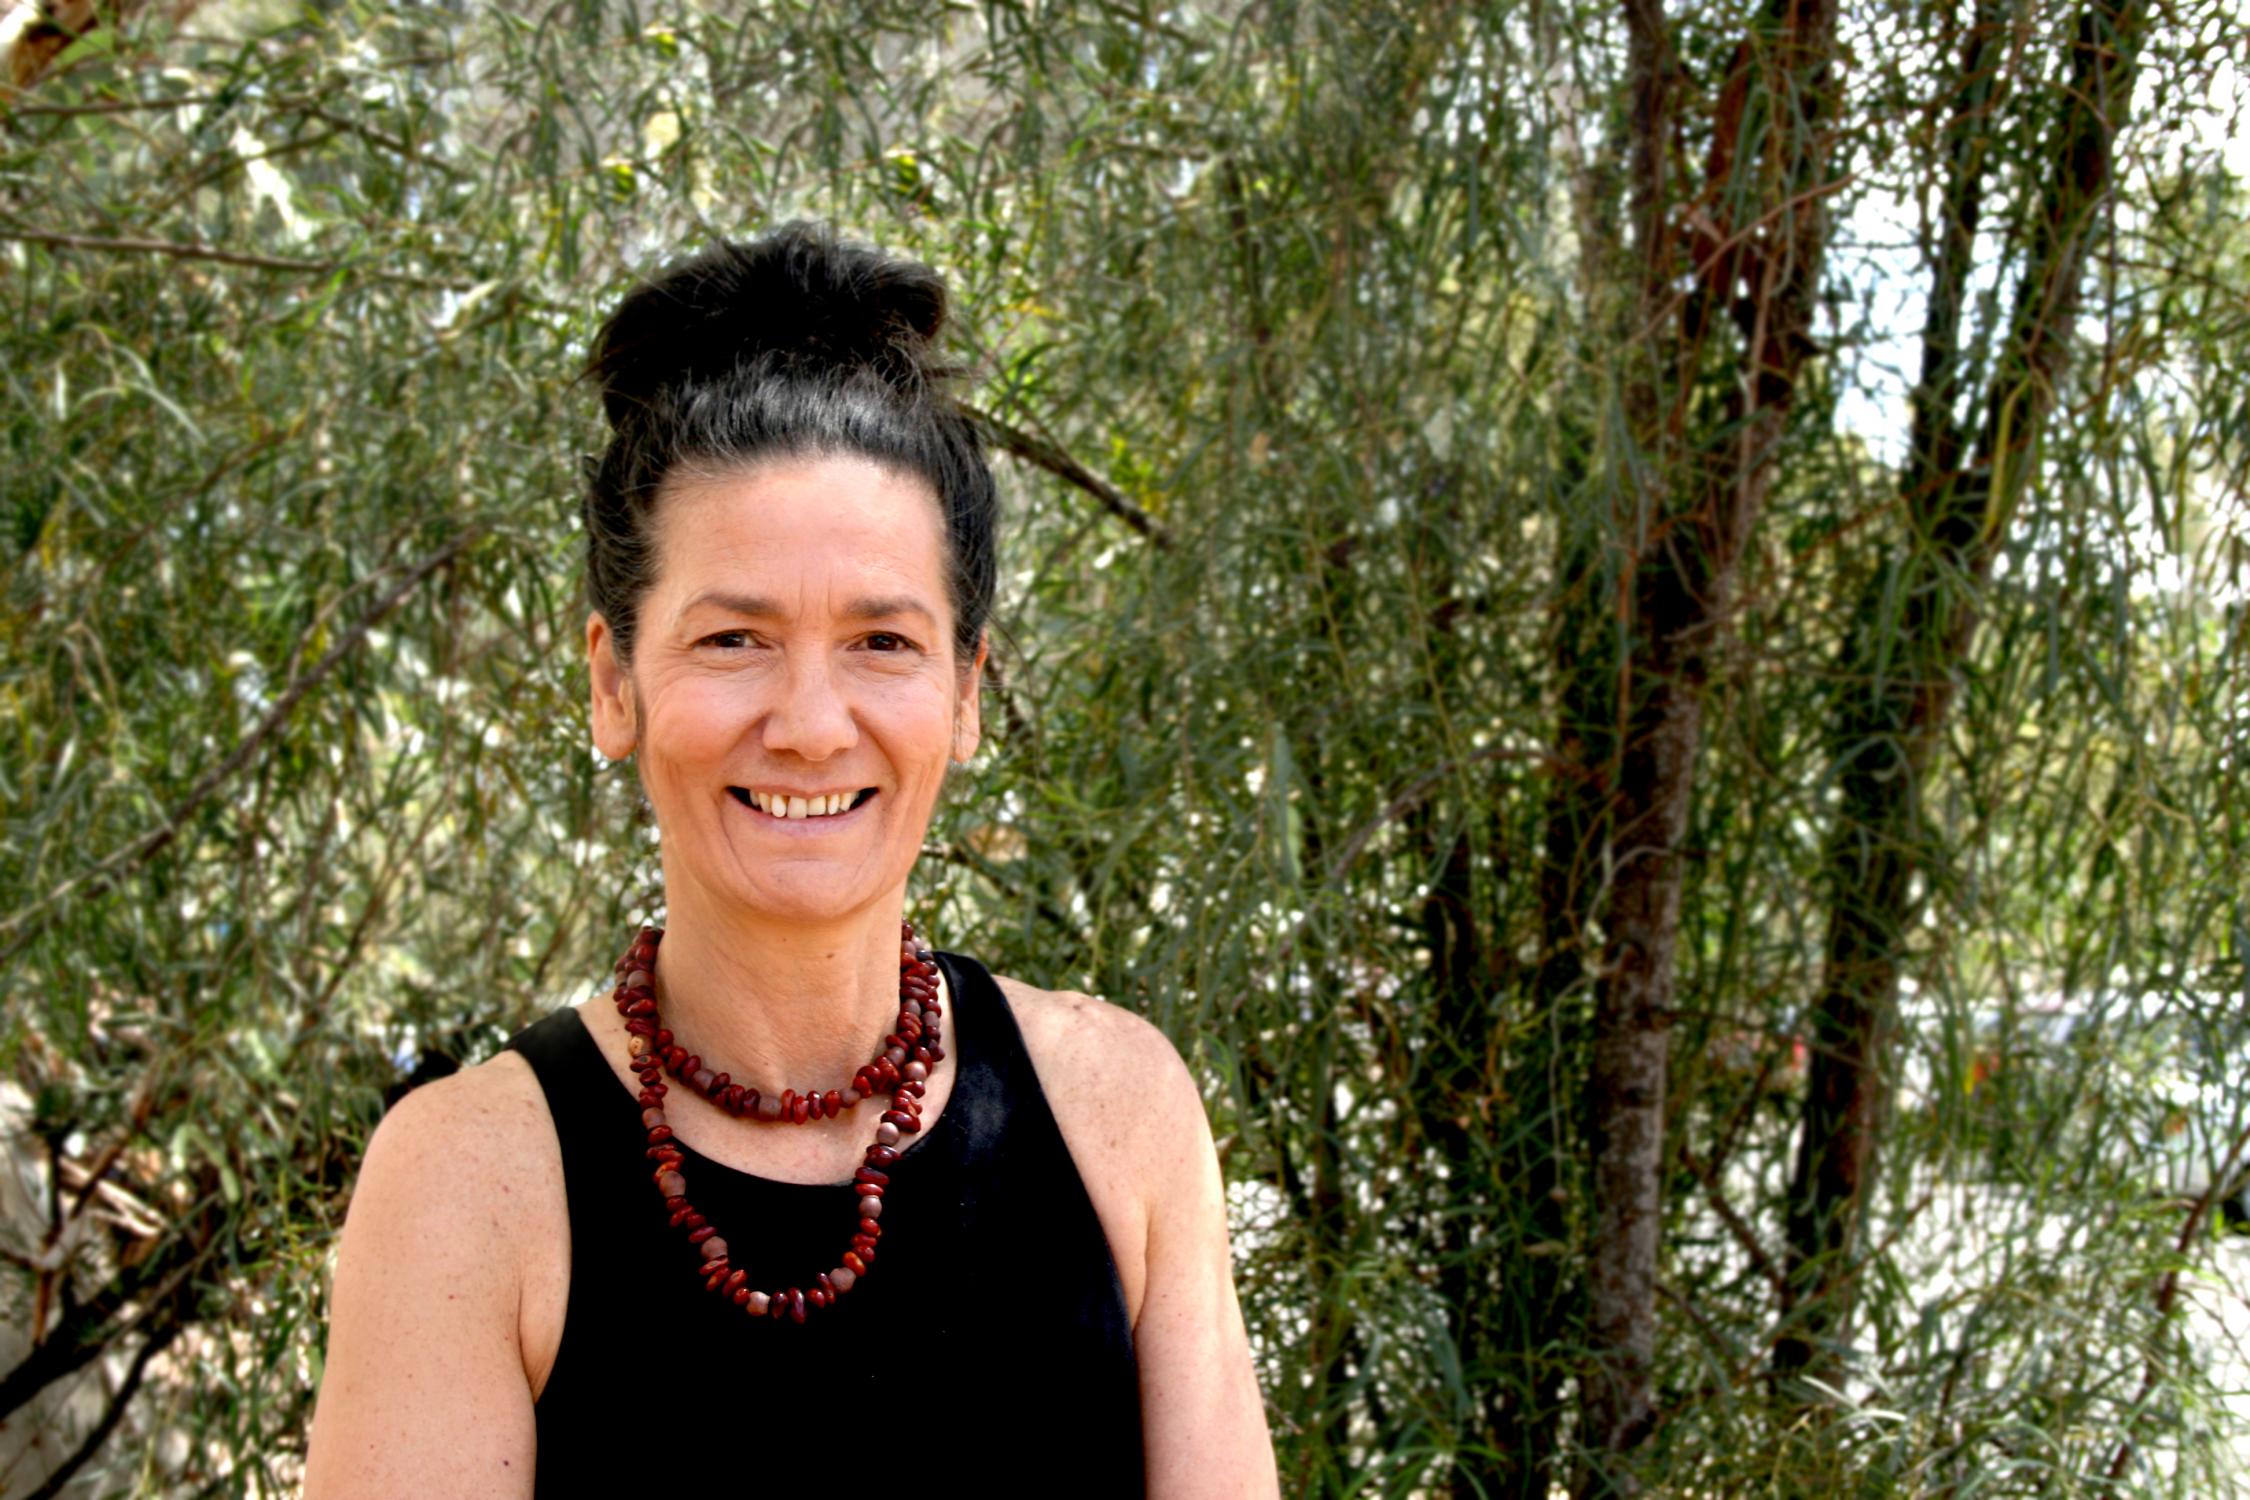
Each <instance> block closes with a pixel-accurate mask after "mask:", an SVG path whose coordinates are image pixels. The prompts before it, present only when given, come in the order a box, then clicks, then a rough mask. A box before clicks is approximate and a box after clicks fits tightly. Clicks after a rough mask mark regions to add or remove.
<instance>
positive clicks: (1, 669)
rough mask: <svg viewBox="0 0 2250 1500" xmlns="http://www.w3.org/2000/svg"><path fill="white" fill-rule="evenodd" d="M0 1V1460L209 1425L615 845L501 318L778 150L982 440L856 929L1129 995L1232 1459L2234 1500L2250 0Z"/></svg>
mask: <svg viewBox="0 0 2250 1500" xmlns="http://www.w3.org/2000/svg"><path fill="white" fill-rule="evenodd" d="M0 10H4V12H5V19H4V20H0V51H4V52H5V57H6V64H7V67H6V72H5V74H4V75H0V76H4V78H5V83H4V85H0V301H4V302H5V304H6V315H5V317H4V319H0V340H4V343H0V432H4V435H5V440H6V451H5V455H4V458H0V534H4V543H0V545H4V552H0V570H4V572H0V992H4V994H5V999H4V1001H0V1306H4V1308H5V1317H4V1319H0V1495H4V1496H6V1497H8V1500H21V1497H34V1496H37V1497H44V1496H49V1495H55V1494H61V1493H68V1494H70V1495H73V1496H94V1495H105V1496H106V1495H193V1496H202V1495H259V1496H263V1495H276V1494H289V1493H292V1492H293V1491H294V1488H295V1483H296V1476H297V1475H298V1473H299V1469H300V1464H301V1455H302V1452H303V1445H304V1434H305V1428H306V1423H307V1419H308V1416H309V1414H310V1410H311V1403H312V1400H313V1395H314V1391H315V1388H316V1385H317V1382H318V1380H319V1378H320V1373H321V1342H322V1326H323V1297H324V1294H325V1283H326V1275H327V1269H328V1265H329V1259H330V1255H331V1252H332V1250H333V1247H334V1244H335V1237H336V1233H337V1230H338V1227H339V1226H340V1224H341V1222H342V1219H343V1215H344V1211H345V1206H346V1203H347V1201H348V1198H349V1194H350V1191H351V1186H352V1181H353V1175H354V1170H355V1164H356V1162H357V1159H358V1156H359V1153H360V1152H361V1150H362V1148H363V1146H364V1143H365V1141H366V1139H367V1136H368V1134H369V1133H370V1132H371V1131H372V1129H373V1128H374V1126H375V1123H376V1121H377V1120H378V1119H379V1118H380V1116H381V1113H382V1111H383V1109H384V1107H385V1104H386V1101H387V1100H389V1099H392V1098H395V1097H396V1096H397V1095H398V1094H399V1092H400V1091H402V1090H403V1089H405V1088H407V1087H410V1086H411V1085H412V1084H414V1083H416V1082H419V1081H423V1080H426V1079H428V1078H430V1077H433V1076H437V1075H440V1074H443V1073H445V1072H447V1071H450V1070H452V1069H453V1068H455V1067H456V1066H459V1065H464V1064H468V1063H473V1062H475V1061H478V1060H481V1059H483V1058H484V1057H487V1056H489V1055H490V1054H491V1053H492V1052H493V1051H494V1050H495V1049H496V1048H497V1047H498V1046H499V1044H500V1043H501V1041H502V1040H503V1039H504V1038H505V1037H506V1036H507V1035H508V1034H509V1033H510V1032H511V1030H513V1029H514V1028H516V1027H518V1026H520V1025H522V1024H524V1023H526V1022H528V1021H530V1020H532V1019H533V1018H535V1017H537V1016H538V1015H540V1014H542V1013H543V1012H545V1011H546V1010H548V1009H550V1008H552V1007H554V1006H556V1005H558V1004H563V1003H568V1002H570V1001H573V1000H577V999H581V998H583V997H585V996H586V995H588V994H590V993H592V992H593V991H594V989H595V988H596V987H597V986H598V985H599V984H600V982H601V980H602V977H603V974H604V972H605V970H606V967H607V964H608V962H609V959H610V957H611V956H612V955H613V954H614V953H615V951H616V950H617V947H618V945H619V943H620V941H621V940H622V939H623V937H624V935H625V934H626V933H627V931H628V930H629V928H630V927H631V926H632V925H633V924H634V923H635V922H637V921H639V920H641V919H643V918H645V917H647V916H649V915H651V914H653V913H654V912H656V911H657V910H659V909H660V907H661V904H662V899H663V898H662V891H661V890H660V888H659V885H658V881H657V876H656V867H655V863H654V859H653V854H654V848H653V843H652V840H653V828H652V825H651V824H650V822H649V820H648V818H647V815H646V813H645V810H644V809H643V807H642V805H641V801H640V797H639V794H638V791H637V788H636V785H635V783H634V780H633V773H632V771H631V770H630V768H629V767H625V768H618V767H611V766H608V765H606V764H605V763H603V762H601V761H600V760H599V759H598V757H597V756H596V755H595V754H594V752H593V750H592V748H591V746H590V744H589V743H588V738H587V732H586V728H585V720H584V712H585V707H584V705H585V698H586V691H585V686H584V678H583V675H582V674H583V669H582V667H581V665H580V662H581V655H582V645H581V642H582V634H581V632H582V625H583V618H584V607H583V604H582V600H581V595H580V592H579V588H580V583H579V566H580V563H579V555H580V537H579V535H578V532H577V522H576V517H575V507H576V501H577V476H578V473H579V464H580V461H581V458H582V456H583V455H584V454H586V453H588V452H590V451H591V450H593V449H594V448H595V447H596V446H597V445H598V443H599V442H600V439H601V432H600V428H599V424H598V415H597V412H596V410H595V404H594V402H593V400H592V398H591V396H590V394H589V393H588V392H587V391H585V390H584V389H583V388H581V387H579V386H576V385H575V384H574V383H573V377H574V374H575V371H576V368H577V363H578V361H579V360H580V358H581V357H582V354H583V351H584V349H585V347H586V344H587V341H588V338H589V336H590V334H591V332H592V328H593V325H594V321H595V319H596V318H597V317H598V316H599V314H600V312H601V311H602V310H603V309H604V308H606V306H607V305H608V304H609V303H611V302H612V301H613V300H614V298H615V297H616V296H617V295H618V294H619V293H620V292H621V291H622V290H623V289H624V288H625V287H626V286H628V285H629V284H630V283H631V281H632V280H633V278H634V277H635V276H636V275H638V274H641V273H643V272H646V271H648V270H650V269H652V268H653V267H655V266H657V265H659V264H661V263H662V262H663V261H665V260H667V259H669V258H670V257H671V256H673V255H674V254H676V253H678V252H680V251H682V250H684V249H691V248H694V247H697V246H701V245H703V244H706V243H708V242H709V241H711V240H712V239H713V238H715V237H719V236H726V235H740V234H744V233H748V232H752V231H755V230H757V229H759V228H760V227H762V226H766V225H769V224H773V223H776V222H779V221H782V220H785V219H789V218H794V217H805V216H809V217H816V218H822V219H827V220H830V221H832V222H834V223H836V224H837V225H839V226H841V227H843V228H844V229H845V230H846V231H847V232H850V233H852V234H855V235H858V236H861V237H864V238H866V239H870V240H872V241H875V242H877V243H880V244H882V245H883V246H885V247H887V248H890V249H894V250H897V251H901V252H904V253H907V254H910V255H914V256H918V257H920V258H923V259H926V260H927V261H929V262H930V263H931V264H933V265H934V266H936V267H938V268H939V269H940V270H941V271H943V273H944V274H945V275H946V277H947V278H948V279H949V281H950V282H951V284H952V286H953V288H954V290H955V293H956V296H957V321H956V323H955V326H954V335H953V337H954V339H955V350H956V353H957V355H958V357H959V359H960V360H961V361H962V362H963V363H964V364H965V365H966V366H967V367H968V368H969V369H970V371H971V372H972V373H971V377H970V379H969V380H968V381H967V383H966V384H965V386H964V398H965V399H966V400H967V401H968V402H970V403H971V405H972V406H973V408H974V410H975V412H976V413H977V415H978V419H979V420H980V421H981V422H982V423H983V424H984V426H985V429H986V432H987V434H988V437H989V439H990V442H991V445H992V448H993V451H994V455H995V458H994V463H995V467H996V469H997V470H998V472H999V475H1000V479H1001V484H1002V487H1003V492H1004V495H1005V497H1006V502H1007V506H1008V510H1009V522H1008V529H1007V534H1006V550H1005V553H1004V556H1003V563H1002V602H1001V607H1000V614H999V619H998V627H997V628H998V640H997V647H996V654H995V670H994V675H993V678H992V680H991V682H990V684H989V688H988V691H989V695H990V696H989V698H988V705H989V706H988V713H987V718H988V737H987V741H986V745H987V748H986V749H985V751H984V752H983V753H982V754H981V755H980V757H979V760H978V763H977V764H976V765H975V766H974V767H973V768H972V769H971V770H970V771H969V772H968V773H966V774H965V775H963V776H961V777H960V778H958V780H957V783H956V787H955V791H954V794H953V796H952V798H951V800H950V802H949V804H948V806H947V807H946V808H945V809H943V810H942V812H941V814H940V817H939V821H938V824H937V826H936V827H934V828H933V830H932V832H931V843H930V845H929V847H928V849H927V851H926V854H925V858H924V859H923V861H922V863H921V867H920V870H919V872H918V874H917V878H916V888H915V890H914V891H913V892H912V893H911V897H910V911H912V913H913V914H914V916H915V918H916V920H917V922H918V923H920V924H921V925H922V926H923V928H924V930H925V931H926V932H928V933H930V934H932V936H933V937H934V939H935V940H936V942H937V943H938V944H939V945H940V946H942V947H946V948H949V949H955V950H960V951H966V952H970V953H973V954H975V955H977V956H978V957H980V958H982V959H983V960H984V961H985V962H987V963H988V964H990V965H991V966H992V967H994V968H995V969H998V970H1000V971H1002V972H1009V973H1014V974H1017V975H1020V976H1022V977H1024V978H1025V979H1028V980H1031V981H1033V982H1036V983H1041V984H1046V985H1051V986H1074V987H1083V988H1085V989H1088V990H1091V991H1094V992H1097V993H1100V994H1103V995H1106V996H1108V997H1109V998H1110V999H1112V1000H1114V1001H1116V1002H1117V1003H1119V1004H1121V1005H1125V1006H1128V1007H1131V1008H1133V1009H1135V1010H1138V1011H1140V1012H1142V1013H1143V1014H1145V1015H1147V1016H1148V1017H1150V1018H1151V1019H1152V1020H1154V1021H1155V1022H1156V1023H1157V1024H1158V1025H1160V1026H1162V1027H1163V1028H1164V1029H1165V1030H1166V1031H1167V1032H1168V1033H1169V1034H1170V1035H1171V1036H1172V1037H1173V1038H1174V1039H1175V1040H1176V1041H1177V1042H1178V1044H1179V1045H1180V1047H1181V1049H1182V1051H1183V1053H1184V1054H1185V1055H1186V1056H1187V1057H1188V1059H1189V1061H1190V1064H1191V1066H1192V1067H1193V1068H1194V1069H1195V1071H1196V1073H1197V1074H1198V1076H1199V1077H1200V1079H1201V1080H1202V1082H1203V1085H1204V1090H1205V1096H1206V1099H1207V1102H1208V1106H1209V1109H1210V1111H1211V1115H1212V1119H1213V1123H1214V1128H1215V1131H1216V1133H1217V1137H1218V1142H1219V1151H1220V1155H1221V1158H1222V1161H1223V1164H1224V1167H1225V1171H1226V1175H1227V1178H1228V1181H1229V1183H1230V1193H1231V1203H1232V1209H1233V1223H1232V1229H1233V1234H1234V1250H1235V1257H1236V1273H1237V1279H1238V1284H1239V1286H1240V1288H1241V1292H1242V1296H1243V1300H1244V1304H1245V1311H1246V1315H1247V1318H1248V1321H1249V1326H1250V1330H1251V1335H1252V1339H1253V1342H1254V1345H1255V1348H1256V1353H1257V1357H1258V1360H1259V1364H1260V1374H1261V1378H1262V1381H1263V1385H1264V1389H1265V1392H1266V1397H1267V1400H1268V1403H1269V1407H1270V1415H1271V1419H1272V1425H1273V1431H1274V1435H1275V1441H1276V1444H1277V1447H1278V1452H1279V1456H1280V1462H1281V1472H1282V1475H1283V1488H1284V1491H1285V1492H1286V1493H1288V1494H1290V1495H1321V1496H1331V1495H1334V1496H1342V1495H1355V1496H1356V1495H1366V1496H1378V1495H1379V1496H1436V1495H1450V1496H1503V1495H1505V1496H1540V1497H1545V1496H1550V1495H1559V1494H1564V1493H1572V1492H1574V1493H1577V1494H1580V1495H1607V1494H1649V1495H1680V1496H1690V1495H1693V1496H1731V1495H1826V1494H1835V1495H1843V1494H1850V1495H1871V1496H1872V1495H1883V1496H1887V1495H1916V1496H1919V1495H1932V1496H1936V1495H1944V1496H1968V1495H1972V1494H1974V1495H2029V1494H2040V1495H2053V1496H2078V1495H2122V1494H2135V1495H2139V1494H2149V1495H2179V1496H2198V1497H2200V1496H2211V1495H2224V1494H2229V1493H2243V1492H2245V1489H2246V1488H2250V1480H2246V1479H2245V1478H2244V1474H2245V1471H2246V1467H2250V1357H2246V1353H2245V1344H2244V1342H2243V1341H2244V1340H2245V1338H2250V1306H2246V1303H2245V1296H2246V1294H2250V1249H2246V1246H2250V1235H2245V1234H2243V1233H2241V1230H2242V1229H2243V1228H2244V1227H2245V1225H2244V1221H2245V1220H2246V1219H2250V1204H2246V1203H2245V1201H2244V1187H2245V1182H2246V1180H2250V1150H2246V1147H2250V1139H2246V1130H2250V1045H2246V1040H2245V1039H2246V1033H2250V970H2246V966H2245V949H2246V946H2250V909H2246V897H2250V876H2246V871H2245V863H2246V862H2245V858H2244V855H2245V849H2246V846H2250V788H2246V786H2245V783H2244V776H2245V769H2246V757H2250V680H2246V668H2250V661H2246V655H2250V642H2246V638H2245V636H2246V596H2245V583H2246V572H2250V497H2246V491H2245V482H2244V481H2245V469H2246V465H2250V378H2246V377H2250V337H2246V334H2250V229H2246V228H2245V222H2244V212H2245V208H2246V206H2250V196H2246V189H2245V181H2244V178H2245V173H2246V172H2250V143H2246V140H2245V135H2244V120H2243V109H2244V106H2245V103H2246V102H2250V80H2246V78H2245V76H2244V71H2243V69H2244V59H2245V57H2246V56H2250V45H2246V36H2250V18H2246V16H2245V13H2244V10H2243V8H2242V6H2241V5H2240V3H2239V0H2171V3H2166V4H2163V5H2157V4H2153V3H2150V0H1914V3H1909V0H1713V3H1699V4H1673V5H1671V6H1669V7H1667V6H1665V5H1664V4H1663V0H1213V3H1208V4H1206V3H1177V4H1158V3H1155V0H1078V3H1063V0H1056V3H1040V0H983V3H974V4H972V3H966V0H954V3H935V0H925V3H920V4H889V3H881V0H846V3H811V0H803V3H799V0H776V3H749V0H745V3H741V4H732V5H710V6H705V5H693V4H688V5H674V6H666V7H654V6H642V5H639V4H636V3H631V0H566V3H554V4H537V5H532V6H505V7H472V6H466V5H460V4H434V5H432V4H416V3H400V4H393V5H384V6H368V5H359V4H329V3H319V4H312V5H306V6H296V5H288V4H279V3H232V0H205V3H196V0H171V3H168V4H167V3H156V0H141V3H133V0H105V3H102V4H98V5H97V4H92V3H89V0H7V3H6V4H5V5H4V6H0ZM472 1149H473V1143H472ZM937 1357H941V1356H940V1355H939V1354H938V1352H937V1351H933V1358H937Z"/></svg>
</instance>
